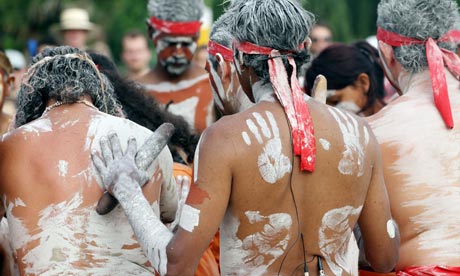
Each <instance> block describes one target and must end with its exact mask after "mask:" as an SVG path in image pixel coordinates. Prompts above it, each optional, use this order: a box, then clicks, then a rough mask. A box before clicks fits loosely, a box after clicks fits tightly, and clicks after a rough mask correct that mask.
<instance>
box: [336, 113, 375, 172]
mask: <svg viewBox="0 0 460 276" xmlns="http://www.w3.org/2000/svg"><path fill="white" fill-rule="evenodd" d="M329 112H330V113H331V114H332V116H333V117H334V119H335V120H336V121H337V124H338V126H339V128H340V130H341V131H342V137H343V143H344V147H345V150H344V151H343V153H342V159H341V160H340V162H339V167H338V169H339V171H340V172H341V173H342V174H344V175H355V174H356V175H357V176H358V177H359V176H362V175H363V174H364V157H365V148H366V147H367V145H368V144H369V131H368V130H367V128H366V127H365V126H363V127H360V126H359V124H358V121H357V120H356V119H355V118H354V117H353V116H352V115H350V114H349V113H347V112H343V111H341V110H339V109H335V108H330V109H329ZM361 131H362V132H363V134H361ZM361 135H363V141H361Z"/></svg>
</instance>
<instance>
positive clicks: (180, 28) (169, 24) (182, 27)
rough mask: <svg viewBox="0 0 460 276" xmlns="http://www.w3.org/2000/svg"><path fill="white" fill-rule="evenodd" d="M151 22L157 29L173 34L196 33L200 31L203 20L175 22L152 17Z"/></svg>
mask: <svg viewBox="0 0 460 276" xmlns="http://www.w3.org/2000/svg"><path fill="white" fill-rule="evenodd" d="M150 23H151V24H152V27H153V28H155V30H157V31H160V32H162V33H167V34H172V35H195V34H197V33H199V32H200V27H201V22H200V21H190V22H174V21H166V20H161V19H159V18H156V17H154V16H152V17H150Z"/></svg>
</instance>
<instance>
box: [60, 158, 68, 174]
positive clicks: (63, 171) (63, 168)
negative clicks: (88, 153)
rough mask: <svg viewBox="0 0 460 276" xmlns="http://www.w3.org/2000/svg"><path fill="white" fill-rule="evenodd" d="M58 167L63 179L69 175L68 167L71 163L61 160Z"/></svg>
mask: <svg viewBox="0 0 460 276" xmlns="http://www.w3.org/2000/svg"><path fill="white" fill-rule="evenodd" d="M57 167H58V170H59V172H58V173H59V175H60V176H62V177H66V175H67V170H68V167H69V162H67V161H65V160H59V163H58V165H57Z"/></svg>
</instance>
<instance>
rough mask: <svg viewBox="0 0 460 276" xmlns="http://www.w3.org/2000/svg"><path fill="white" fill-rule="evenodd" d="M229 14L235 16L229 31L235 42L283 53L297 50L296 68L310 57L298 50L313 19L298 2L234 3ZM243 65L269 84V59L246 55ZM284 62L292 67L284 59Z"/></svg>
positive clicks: (251, 1)
mask: <svg viewBox="0 0 460 276" xmlns="http://www.w3.org/2000/svg"><path fill="white" fill-rule="evenodd" d="M228 12H230V13H231V14H232V16H231V21H230V24H229V30H230V33H231V34H232V35H233V37H234V38H235V39H236V40H238V41H241V42H250V43H253V44H256V45H259V46H265V47H269V48H272V49H277V50H281V51H283V50H296V52H295V53H294V54H293V56H294V59H295V61H296V64H297V68H300V66H301V65H302V64H304V63H305V62H307V61H308V59H309V54H308V53H307V51H306V50H299V45H300V44H301V43H303V42H304V41H305V40H306V39H307V37H308V35H309V33H310V30H311V27H312V25H313V23H314V16H313V14H312V13H310V12H308V11H306V10H304V9H303V8H302V6H301V5H300V4H299V2H298V1H296V0H277V1H267V0H247V1H233V2H232V5H231V7H230V8H229V10H228ZM243 62H244V64H245V65H246V66H249V67H252V68H253V69H254V70H255V73H256V74H257V76H258V77H259V78H260V79H261V80H262V81H263V82H269V80H270V77H269V72H268V64H267V56H264V55H243ZM283 62H284V64H285V66H286V68H289V66H288V61H287V58H286V57H285V56H284V57H283Z"/></svg>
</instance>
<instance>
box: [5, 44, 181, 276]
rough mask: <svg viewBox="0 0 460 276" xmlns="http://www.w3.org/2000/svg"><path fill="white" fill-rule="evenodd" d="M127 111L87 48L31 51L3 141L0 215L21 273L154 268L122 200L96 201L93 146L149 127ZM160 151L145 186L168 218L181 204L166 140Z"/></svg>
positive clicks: (141, 135)
mask: <svg viewBox="0 0 460 276" xmlns="http://www.w3.org/2000/svg"><path fill="white" fill-rule="evenodd" d="M121 116H123V113H122V109H121V106H120V105H119V104H118V103H117V101H116V98H115V97H114V96H113V88H112V86H111V84H110V82H109V81H108V79H107V78H106V77H105V76H104V75H103V74H102V73H100V72H99V70H98V69H97V67H96V65H95V64H94V63H93V61H92V60H91V58H90V57H89V56H88V55H87V54H86V53H85V52H83V51H81V50H78V49H76V48H72V47H68V46H63V47H57V48H47V49H44V50H43V52H42V53H40V54H38V55H37V56H36V57H34V59H33V60H32V64H31V67H30V68H29V70H28V72H27V73H26V75H25V77H24V79H23V82H22V85H21V89H20V91H19V95H18V112H17V114H16V118H15V129H14V130H12V131H11V132H9V133H8V134H6V135H4V136H3V138H2V141H1V142H0V153H1V155H2V158H1V161H0V171H1V173H2V178H1V182H0V193H1V194H2V195H3V196H2V198H1V201H2V205H1V206H2V207H4V208H2V213H1V216H2V217H3V215H4V214H5V213H6V215H7V220H8V225H9V229H10V234H9V235H10V241H11V243H12V247H13V249H14V254H15V257H16V261H17V263H18V267H19V271H20V275H39V274H50V275H60V274H78V275H80V274H85V275H90V274H92V275H151V274H152V272H153V269H152V268H151V267H150V266H149V263H148V260H147V259H146V257H145V255H144V254H143V253H142V251H141V248H140V247H139V245H138V242H137V241H136V239H135V238H134V236H133V232H132V229H131V226H130V225H129V223H128V221H127V220H126V217H125V216H124V215H123V211H122V210H121V208H117V209H115V210H113V211H112V212H111V213H110V214H109V215H108V216H106V217H103V216H99V215H98V214H97V213H96V211H95V210H94V209H95V208H94V207H95V206H96V204H97V202H98V199H99V197H100V196H101V195H102V193H103V190H102V189H101V186H100V184H102V183H101V182H100V181H101V180H100V178H99V176H98V175H97V174H96V173H95V172H94V171H93V168H92V165H91V160H90V152H91V151H92V150H97V149H99V144H100V143H99V141H101V139H102V138H101V137H102V135H101V134H102V133H104V134H106V132H107V131H108V130H113V131H116V132H117V133H118V134H119V135H123V136H124V137H123V138H122V141H123V142H124V143H125V142H126V141H127V140H128V137H130V136H132V137H135V138H136V139H139V141H144V140H146V138H148V137H149V136H150V135H152V132H151V131H150V130H147V129H146V128H143V127H141V126H139V125H137V124H135V123H133V122H131V121H129V120H126V119H124V118H122V117H121ZM170 130H171V128H170V127H168V128H166V129H165V131H162V132H160V133H161V135H163V134H164V135H166V134H167V132H170ZM163 132H164V133H163ZM155 135H159V134H155ZM109 139H110V138H109ZM102 140H103V143H102V144H103V145H105V146H107V145H109V142H108V141H107V140H104V139H102ZM57 141H60V142H57ZM141 143H142V142H141ZM131 148H132V146H131ZM160 148H161V147H160ZM50 149H52V150H51V151H50ZM128 149H129V148H128ZM158 154H159V156H158V158H157V159H156V160H155V162H154V164H153V165H152V166H150V167H149V168H148V169H147V171H148V174H147V175H145V176H148V179H150V181H149V182H148V183H147V184H146V185H145V186H144V188H143V190H144V192H145V195H146V196H147V197H148V198H149V206H150V208H151V210H152V212H155V213H156V214H157V215H159V216H161V217H162V218H163V220H164V221H165V222H171V221H173V220H174V217H175V212H176V209H177V191H176V186H175V182H174V178H173V177H172V158H171V154H170V153H169V150H168V149H167V148H164V149H163V150H162V151H161V152H158V153H157V155H158ZM152 158H153V157H152ZM139 162H140V164H144V163H145V162H144V161H143V160H142V158H140V161H139ZM12 164H14V166H13V167H12ZM142 167H143V168H145V166H142ZM31 183H33V187H32V186H31V185H30V184H31ZM160 212H161V213H160Z"/></svg>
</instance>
